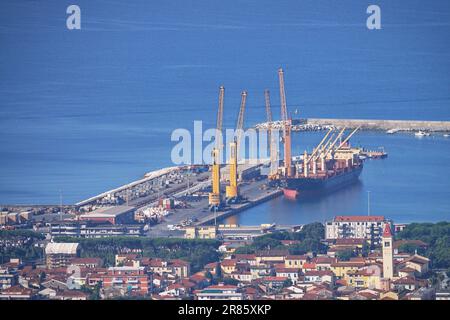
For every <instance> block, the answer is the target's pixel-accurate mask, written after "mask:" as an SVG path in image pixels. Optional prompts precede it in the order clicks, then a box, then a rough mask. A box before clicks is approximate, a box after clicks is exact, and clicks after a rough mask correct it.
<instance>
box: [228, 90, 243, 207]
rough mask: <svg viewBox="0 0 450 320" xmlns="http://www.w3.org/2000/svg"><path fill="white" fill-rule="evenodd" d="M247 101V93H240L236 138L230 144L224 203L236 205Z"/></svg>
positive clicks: (238, 197)
mask: <svg viewBox="0 0 450 320" xmlns="http://www.w3.org/2000/svg"><path fill="white" fill-rule="evenodd" d="M246 100H247V92H246V91H242V93H241V105H240V108H239V115H238V119H237V124H236V137H235V140H234V141H233V142H231V143H230V185H228V186H227V187H226V190H225V194H226V202H227V203H236V202H238V201H239V199H240V196H239V190H238V185H237V184H238V170H237V166H238V150H239V147H240V140H241V137H242V130H243V128H244V112H245V103H246Z"/></svg>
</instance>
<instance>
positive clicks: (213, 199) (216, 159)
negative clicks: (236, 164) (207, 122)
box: [208, 86, 225, 211]
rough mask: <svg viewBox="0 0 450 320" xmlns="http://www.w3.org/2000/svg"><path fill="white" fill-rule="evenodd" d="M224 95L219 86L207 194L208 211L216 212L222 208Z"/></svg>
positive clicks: (221, 87)
mask: <svg viewBox="0 0 450 320" xmlns="http://www.w3.org/2000/svg"><path fill="white" fill-rule="evenodd" d="M224 95H225V88H224V87H223V86H220V88H219V107H218V110H217V123H216V143H215V147H214V148H213V150H212V154H211V157H212V166H211V175H212V177H211V180H212V186H211V187H212V190H211V191H212V192H210V193H209V196H208V203H209V209H210V210H214V211H216V210H218V209H220V208H221V206H222V197H221V190H220V159H221V157H220V150H221V149H222V118H223V100H224Z"/></svg>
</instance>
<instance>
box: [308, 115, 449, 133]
mask: <svg viewBox="0 0 450 320" xmlns="http://www.w3.org/2000/svg"><path fill="white" fill-rule="evenodd" d="M304 123H306V124H309V125H314V126H329V125H333V126H336V127H346V128H349V129H352V128H356V127H358V126H361V130H391V129H399V131H419V130H424V131H431V132H450V121H416V120H373V119H325V118H308V119H305V120H304Z"/></svg>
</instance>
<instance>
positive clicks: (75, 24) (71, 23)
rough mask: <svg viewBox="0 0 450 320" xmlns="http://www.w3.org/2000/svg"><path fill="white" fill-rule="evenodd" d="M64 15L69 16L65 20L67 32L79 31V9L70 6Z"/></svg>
mask: <svg viewBox="0 0 450 320" xmlns="http://www.w3.org/2000/svg"><path fill="white" fill-rule="evenodd" d="M66 13H67V14H69V16H68V17H67V19H66V26H67V29H69V30H80V29H81V9H80V7H79V6H77V5H76V4H71V5H70V6H68V7H67V9H66Z"/></svg>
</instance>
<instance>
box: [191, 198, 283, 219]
mask: <svg viewBox="0 0 450 320" xmlns="http://www.w3.org/2000/svg"><path fill="white" fill-rule="evenodd" d="M282 194H283V191H281V190H280V189H275V190H268V191H266V193H265V194H263V195H261V196H259V197H256V198H253V199H251V200H248V201H247V202H245V203H241V204H237V205H232V206H231V207H230V209H228V210H226V211H219V212H217V213H211V214H209V215H208V216H206V217H204V218H203V219H201V220H199V221H198V222H197V223H195V225H206V224H212V223H214V221H220V220H223V219H225V218H228V217H230V216H233V215H235V214H237V213H239V212H241V211H244V210H246V209H249V208H252V207H254V206H257V205H258V204H261V203H263V202H266V201H269V200H271V199H274V198H276V197H279V196H281V195H282Z"/></svg>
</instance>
